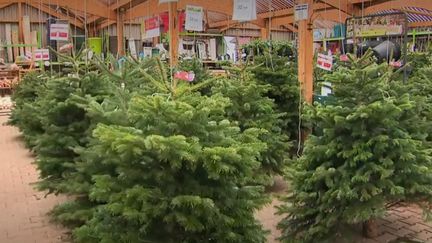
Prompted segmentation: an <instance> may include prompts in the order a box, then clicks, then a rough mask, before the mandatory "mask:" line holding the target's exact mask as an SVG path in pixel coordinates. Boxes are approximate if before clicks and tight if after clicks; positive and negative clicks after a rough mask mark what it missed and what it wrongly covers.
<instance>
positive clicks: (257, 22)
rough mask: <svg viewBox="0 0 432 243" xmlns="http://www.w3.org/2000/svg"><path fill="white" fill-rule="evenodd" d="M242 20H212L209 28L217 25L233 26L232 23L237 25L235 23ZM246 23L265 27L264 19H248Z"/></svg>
mask: <svg viewBox="0 0 432 243" xmlns="http://www.w3.org/2000/svg"><path fill="white" fill-rule="evenodd" d="M241 23H242V22H240V21H237V20H223V21H219V22H214V23H209V27H210V28H218V27H224V26H233V25H237V24H241ZM248 23H251V24H254V25H257V26H260V27H261V28H265V27H266V24H265V20H264V19H261V18H260V19H257V20H252V21H248Z"/></svg>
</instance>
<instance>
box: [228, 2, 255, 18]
mask: <svg viewBox="0 0 432 243" xmlns="http://www.w3.org/2000/svg"><path fill="white" fill-rule="evenodd" d="M256 12H257V9H256V0H234V7H233V20H238V21H250V20H255V19H257V13H256Z"/></svg>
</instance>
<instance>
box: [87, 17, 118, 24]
mask: <svg viewBox="0 0 432 243" xmlns="http://www.w3.org/2000/svg"><path fill="white" fill-rule="evenodd" d="M101 18H102V17H101V16H97V15H94V16H91V17H90V18H87V21H86V22H87V25H90V24H93V23H94V22H96V21H98V20H99V19H101ZM108 19H109V18H108ZM111 20H113V19H111Z"/></svg>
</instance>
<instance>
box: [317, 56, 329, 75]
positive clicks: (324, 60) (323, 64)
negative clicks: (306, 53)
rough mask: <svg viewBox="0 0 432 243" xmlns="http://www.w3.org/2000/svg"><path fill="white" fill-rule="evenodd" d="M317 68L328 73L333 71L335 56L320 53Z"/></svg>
mask: <svg viewBox="0 0 432 243" xmlns="http://www.w3.org/2000/svg"><path fill="white" fill-rule="evenodd" d="M317 67H319V68H321V69H323V70H326V71H331V70H332V68H333V56H331V55H324V54H321V53H319V54H318V60H317Z"/></svg>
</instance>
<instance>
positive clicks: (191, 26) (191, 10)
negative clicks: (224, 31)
mask: <svg viewBox="0 0 432 243" xmlns="http://www.w3.org/2000/svg"><path fill="white" fill-rule="evenodd" d="M203 19H204V14H203V8H202V7H196V6H190V5H187V6H186V24H185V29H186V30H191V31H203V30H204V29H203Z"/></svg>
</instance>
